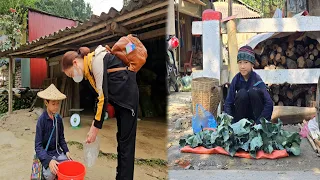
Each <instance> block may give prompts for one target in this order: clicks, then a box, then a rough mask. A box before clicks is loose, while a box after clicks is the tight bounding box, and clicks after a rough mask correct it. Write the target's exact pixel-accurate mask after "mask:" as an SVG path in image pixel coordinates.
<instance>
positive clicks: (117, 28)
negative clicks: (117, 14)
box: [111, 22, 130, 34]
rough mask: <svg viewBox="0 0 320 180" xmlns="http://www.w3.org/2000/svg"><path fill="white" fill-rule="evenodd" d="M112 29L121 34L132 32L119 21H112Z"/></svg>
mask: <svg viewBox="0 0 320 180" xmlns="http://www.w3.org/2000/svg"><path fill="white" fill-rule="evenodd" d="M111 31H112V32H114V33H119V34H130V31H129V30H128V29H126V28H125V27H123V26H121V25H119V24H118V23H117V22H112V23H111Z"/></svg>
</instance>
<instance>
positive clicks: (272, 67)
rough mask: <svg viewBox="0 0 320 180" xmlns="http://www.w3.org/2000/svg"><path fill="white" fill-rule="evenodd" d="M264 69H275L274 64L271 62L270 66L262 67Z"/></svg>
mask: <svg viewBox="0 0 320 180" xmlns="http://www.w3.org/2000/svg"><path fill="white" fill-rule="evenodd" d="M264 69H265V70H274V69H276V66H275V65H273V64H272V65H270V66H266V67H264Z"/></svg>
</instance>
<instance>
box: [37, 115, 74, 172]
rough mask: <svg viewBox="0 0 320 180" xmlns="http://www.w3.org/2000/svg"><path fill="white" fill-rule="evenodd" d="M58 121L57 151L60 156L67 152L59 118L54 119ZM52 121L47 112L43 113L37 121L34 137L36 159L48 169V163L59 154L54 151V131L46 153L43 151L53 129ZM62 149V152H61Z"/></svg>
mask: <svg viewBox="0 0 320 180" xmlns="http://www.w3.org/2000/svg"><path fill="white" fill-rule="evenodd" d="M56 119H57V120H58V122H57V124H58V151H59V153H60V154H61V152H62V151H63V152H64V153H67V152H69V149H68V146H67V143H66V141H65V139H64V128H63V122H62V119H61V117H60V116H58V117H57V118H56ZM53 123H54V121H53V120H52V119H51V118H50V117H49V115H48V113H47V111H44V112H43V113H42V114H41V116H40V117H39V119H38V122H37V128H36V136H35V151H36V155H37V157H38V158H39V159H40V161H41V164H42V165H43V166H44V167H45V168H48V166H49V163H50V161H51V159H52V157H53V156H55V157H58V156H59V154H58V153H57V151H56V129H55V130H54V132H53V135H52V138H51V140H50V144H49V148H48V151H46V150H45V148H46V145H47V142H48V140H49V137H50V134H51V131H52V129H53ZM61 149H62V150H61Z"/></svg>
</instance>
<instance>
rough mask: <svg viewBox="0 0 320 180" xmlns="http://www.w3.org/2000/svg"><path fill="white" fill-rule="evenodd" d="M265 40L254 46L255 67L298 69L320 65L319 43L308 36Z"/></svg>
mask: <svg viewBox="0 0 320 180" xmlns="http://www.w3.org/2000/svg"><path fill="white" fill-rule="evenodd" d="M289 39H290V38H280V39H276V40H267V41H265V42H262V43H260V44H259V45H258V46H257V47H256V48H255V53H256V59H257V64H256V65H255V68H256V69H298V68H319V67H320V53H319V51H320V44H319V43H318V42H317V41H316V40H314V39H311V38H309V37H304V38H302V39H301V40H289Z"/></svg>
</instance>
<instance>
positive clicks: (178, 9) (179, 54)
mask: <svg viewBox="0 0 320 180" xmlns="http://www.w3.org/2000/svg"><path fill="white" fill-rule="evenodd" d="M179 3H180V1H179ZM179 3H177V14H178V39H179V41H180V40H181V36H180V30H181V29H180V4H179ZM178 59H179V63H178V72H179V71H180V69H181V46H178Z"/></svg>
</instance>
